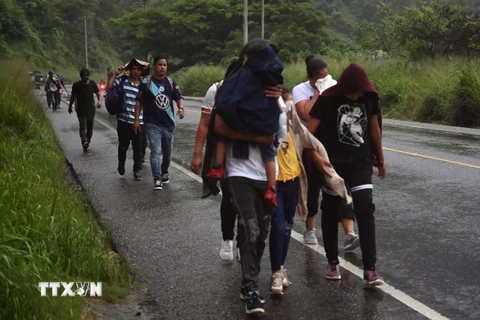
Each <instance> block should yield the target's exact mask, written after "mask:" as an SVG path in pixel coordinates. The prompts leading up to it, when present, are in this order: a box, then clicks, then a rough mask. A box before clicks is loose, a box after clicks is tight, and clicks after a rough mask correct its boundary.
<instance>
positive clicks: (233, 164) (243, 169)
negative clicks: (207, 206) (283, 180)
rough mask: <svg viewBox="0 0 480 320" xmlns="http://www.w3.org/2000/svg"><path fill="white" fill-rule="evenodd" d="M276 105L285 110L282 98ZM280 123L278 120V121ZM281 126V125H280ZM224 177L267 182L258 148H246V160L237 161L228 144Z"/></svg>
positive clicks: (276, 166) (231, 146) (276, 165)
mask: <svg viewBox="0 0 480 320" xmlns="http://www.w3.org/2000/svg"><path fill="white" fill-rule="evenodd" d="M278 103H279V105H280V106H281V107H282V108H285V107H286V105H285V101H283V99H282V97H280V98H278ZM279 121H280V119H279ZM280 125H282V123H280ZM225 158H226V159H225V171H226V172H225V177H227V178H230V177H243V178H248V179H252V180H258V181H267V174H266V171H265V163H264V162H263V159H262V153H261V152H260V148H259V147H258V146H256V147H253V146H252V145H251V144H250V145H249V146H248V159H237V158H234V157H233V145H232V143H229V144H228V147H227V156H226V157H225ZM275 171H276V172H275V177H276V176H277V175H278V162H277V157H275Z"/></svg>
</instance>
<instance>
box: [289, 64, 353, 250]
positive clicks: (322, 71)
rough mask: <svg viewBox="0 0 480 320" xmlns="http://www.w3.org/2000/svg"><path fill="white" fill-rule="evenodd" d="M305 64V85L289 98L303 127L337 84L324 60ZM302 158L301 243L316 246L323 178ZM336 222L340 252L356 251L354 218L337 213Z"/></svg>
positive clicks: (302, 84)
mask: <svg viewBox="0 0 480 320" xmlns="http://www.w3.org/2000/svg"><path fill="white" fill-rule="evenodd" d="M305 64H306V65H307V81H305V82H302V83H300V84H299V85H297V86H295V87H294V88H293V90H292V95H293V103H294V104H295V108H296V110H297V113H298V115H299V116H300V119H301V120H303V121H304V122H305V123H306V122H307V121H308V119H309V118H310V116H309V114H310V111H311V110H312V107H313V105H314V104H315V103H316V102H317V99H318V97H319V96H320V95H321V94H322V92H323V91H325V90H326V89H328V88H330V87H331V86H334V85H335V84H336V83H337V81H336V80H334V79H333V78H332V76H331V75H330V74H329V71H328V63H327V62H326V61H325V60H324V59H322V58H318V57H315V56H314V55H310V56H308V57H307V58H306V59H305ZM303 158H304V159H303V163H304V165H305V169H306V171H307V179H308V196H307V208H308V216H307V219H306V220H305V230H304V232H303V240H304V242H305V243H306V244H317V243H318V240H317V236H316V229H315V216H316V215H317V213H318V207H319V197H320V189H321V187H322V177H321V173H320V172H319V171H318V170H317V169H316V168H315V166H314V165H313V163H312V160H311V159H308V157H306V155H305V154H304V155H303ZM338 219H339V221H340V222H341V223H342V226H343V230H344V233H345V236H344V241H343V248H344V249H345V250H354V249H356V248H357V247H358V246H359V245H360V240H359V237H358V235H357V234H356V233H355V216H354V215H353V214H351V213H350V212H348V211H345V212H339V213H338Z"/></svg>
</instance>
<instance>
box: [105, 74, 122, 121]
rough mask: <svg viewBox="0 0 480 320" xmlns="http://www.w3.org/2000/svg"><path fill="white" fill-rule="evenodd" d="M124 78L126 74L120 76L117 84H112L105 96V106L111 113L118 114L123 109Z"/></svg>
mask: <svg viewBox="0 0 480 320" xmlns="http://www.w3.org/2000/svg"><path fill="white" fill-rule="evenodd" d="M126 79H127V77H126V76H123V77H121V79H120V83H119V85H118V86H114V87H113V88H112V89H111V90H110V91H108V92H107V95H106V96H105V106H106V108H107V111H108V113H109V114H111V115H116V114H120V113H122V112H123V111H124V108H125V107H124V103H123V84H124V83H125V80H126Z"/></svg>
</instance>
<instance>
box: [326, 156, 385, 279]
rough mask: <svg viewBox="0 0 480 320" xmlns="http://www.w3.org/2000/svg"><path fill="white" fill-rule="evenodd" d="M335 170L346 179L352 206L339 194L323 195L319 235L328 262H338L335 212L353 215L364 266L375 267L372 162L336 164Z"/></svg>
mask: <svg viewBox="0 0 480 320" xmlns="http://www.w3.org/2000/svg"><path fill="white" fill-rule="evenodd" d="M335 170H336V171H337V173H338V174H339V175H340V176H341V177H342V178H343V179H344V180H345V183H346V184H347V188H349V189H350V191H351V192H352V198H353V206H352V205H350V206H347V205H346V204H345V201H344V200H343V199H342V198H341V197H340V196H333V195H330V194H328V193H327V192H323V195H322V207H321V208H322V234H323V244H324V246H325V253H326V255H327V259H328V261H338V218H337V217H338V211H349V212H352V213H354V214H355V217H356V218H357V223H358V233H359V236H360V248H361V249H362V262H363V267H364V269H365V270H366V269H372V268H375V263H376V261H377V247H376V238H375V217H374V215H373V214H374V212H375V204H374V203H373V197H372V191H373V186H372V173H373V169H372V165H371V164H362V165H352V166H350V167H343V168H342V167H338V166H335Z"/></svg>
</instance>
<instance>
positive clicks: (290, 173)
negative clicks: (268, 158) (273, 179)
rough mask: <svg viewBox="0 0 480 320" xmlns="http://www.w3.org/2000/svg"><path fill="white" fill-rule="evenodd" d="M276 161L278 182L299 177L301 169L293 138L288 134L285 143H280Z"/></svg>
mask: <svg viewBox="0 0 480 320" xmlns="http://www.w3.org/2000/svg"><path fill="white" fill-rule="evenodd" d="M277 160H278V167H279V172H278V177H277V180H278V181H287V180H292V179H295V178H296V177H298V176H299V175H300V172H301V171H302V167H301V164H300V161H299V160H298V157H297V150H296V149H295V142H294V141H293V136H292V134H291V133H290V132H289V133H288V137H287V141H284V142H282V145H281V146H280V149H279V150H278V154H277Z"/></svg>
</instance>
